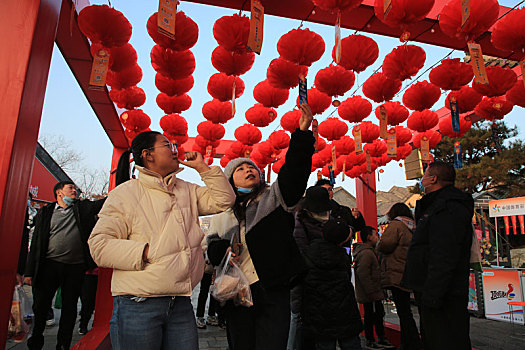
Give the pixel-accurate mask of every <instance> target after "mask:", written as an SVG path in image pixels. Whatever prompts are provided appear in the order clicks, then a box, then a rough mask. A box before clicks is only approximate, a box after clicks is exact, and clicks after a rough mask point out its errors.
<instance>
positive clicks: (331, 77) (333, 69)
mask: <svg viewBox="0 0 525 350" xmlns="http://www.w3.org/2000/svg"><path fill="white" fill-rule="evenodd" d="M354 82H355V75H354V73H352V71H349V70H346V69H344V68H343V67H340V66H332V65H330V66H328V67H326V68H323V69H321V70H320V71H319V72H317V75H316V76H315V82H314V84H315V87H316V88H317V89H318V90H319V91H321V92H323V93H325V94H327V95H328V96H342V95H344V94H345V92H347V91H348V90H350V89H351V88H352V86H353V85H354Z"/></svg>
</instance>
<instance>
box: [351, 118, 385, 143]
mask: <svg viewBox="0 0 525 350" xmlns="http://www.w3.org/2000/svg"><path fill="white" fill-rule="evenodd" d="M357 126H359V127H360V129H361V141H362V142H364V143H371V142H374V140H375V139H377V138H378V137H379V126H377V125H376V124H374V123H372V122H370V121H364V122H361V123H360V124H358V125H356V126H354V128H353V129H352V131H353V133H354V134H355V130H356V127H357Z"/></svg>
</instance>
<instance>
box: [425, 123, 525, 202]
mask: <svg viewBox="0 0 525 350" xmlns="http://www.w3.org/2000/svg"><path fill="white" fill-rule="evenodd" d="M517 134H518V131H517V130H516V129H515V128H514V129H511V128H509V127H508V126H507V125H505V123H504V122H503V121H498V122H496V123H494V124H493V123H492V122H486V121H485V122H481V121H480V122H477V123H475V124H474V125H472V128H471V129H470V130H469V131H468V132H467V133H466V134H465V136H463V137H461V138H458V139H451V138H449V137H447V136H443V138H442V140H441V142H440V143H439V145H438V146H437V147H436V148H435V149H434V150H433V151H432V153H433V154H434V157H435V158H436V159H440V160H444V161H446V162H450V163H452V162H453V161H454V156H453V154H454V142H455V141H460V142H461V147H462V152H463V168H462V169H456V171H457V178H456V187H458V188H460V189H463V190H464V191H466V192H469V193H474V192H480V191H485V190H489V189H495V190H502V191H505V192H507V193H508V194H509V195H511V196H520V195H525V178H524V175H525V143H524V142H523V140H519V139H516V136H517Z"/></svg>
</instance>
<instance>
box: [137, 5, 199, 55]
mask: <svg viewBox="0 0 525 350" xmlns="http://www.w3.org/2000/svg"><path fill="white" fill-rule="evenodd" d="M157 23H158V13H157V12H155V13H154V14H152V15H151V16H150V18H149V19H148V23H147V24H146V29H147V30H148V34H149V36H150V37H151V38H152V39H153V41H154V42H155V44H158V45H160V46H162V47H164V48H167V49H172V50H176V51H185V50H189V49H191V48H192V47H193V46H194V45H195V44H196V43H197V39H198V38H199V27H198V26H197V23H195V22H194V21H193V20H192V19H191V18H189V17H188V16H186V14H185V13H184V12H182V11H177V14H176V15H175V39H171V38H168V37H167V36H166V35H164V34H161V33H159V27H158V24H157Z"/></svg>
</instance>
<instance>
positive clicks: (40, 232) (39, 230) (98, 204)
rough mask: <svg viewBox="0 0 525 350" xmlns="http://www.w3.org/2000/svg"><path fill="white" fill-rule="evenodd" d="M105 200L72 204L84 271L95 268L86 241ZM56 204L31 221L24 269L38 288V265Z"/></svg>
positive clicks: (46, 243) (49, 205) (41, 258)
mask: <svg viewBox="0 0 525 350" xmlns="http://www.w3.org/2000/svg"><path fill="white" fill-rule="evenodd" d="M105 200H106V199H105V198H103V199H100V200H97V201H89V200H80V201H76V202H75V203H74V204H73V210H74V213H75V219H76V221H77V224H78V227H79V230H80V236H81V237H80V238H81V241H82V249H83V251H84V261H85V264H86V270H91V269H94V268H96V267H97V265H96V264H95V262H94V261H93V259H92V258H91V254H90V253H89V247H88V244H87V240H88V238H89V235H90V234H91V231H92V230H93V227H94V226H95V223H96V222H97V214H98V212H99V211H100V209H101V208H102V205H103V204H104V201H105ZM56 204H57V203H56V202H53V203H50V204H48V205H46V206H45V207H43V208H42V209H40V210H39V212H38V214H36V216H35V218H34V220H33V221H34V223H35V230H34V232H33V238H32V240H31V248H30V250H29V254H28V257H27V264H26V269H25V276H26V277H32V285H33V286H38V284H39V283H40V281H39V278H38V277H39V276H38V270H39V267H40V264H42V262H43V261H44V260H45V258H46V253H47V248H48V245H49V232H50V231H51V217H52V216H53V211H54V210H55V205H56Z"/></svg>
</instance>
